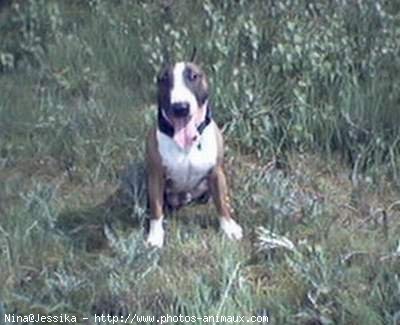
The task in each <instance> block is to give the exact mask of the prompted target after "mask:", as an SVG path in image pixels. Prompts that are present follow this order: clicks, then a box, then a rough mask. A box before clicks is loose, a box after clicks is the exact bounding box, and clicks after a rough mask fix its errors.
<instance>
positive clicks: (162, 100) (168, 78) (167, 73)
mask: <svg viewBox="0 0 400 325" xmlns="http://www.w3.org/2000/svg"><path fill="white" fill-rule="evenodd" d="M173 85H174V78H173V71H172V67H171V66H168V67H165V68H164V69H163V70H162V71H161V73H160V74H159V75H158V77H157V100H158V128H159V129H160V131H161V132H163V133H165V134H166V135H168V136H170V137H172V136H173V135H174V128H173V126H172V125H171V124H170V123H169V122H168V121H167V120H166V119H165V117H164V115H163V114H162V111H163V110H164V112H167V111H168V110H169V107H170V105H171V89H172V87H173Z"/></svg>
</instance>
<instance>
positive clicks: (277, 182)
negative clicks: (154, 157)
mask: <svg viewBox="0 0 400 325" xmlns="http://www.w3.org/2000/svg"><path fill="white" fill-rule="evenodd" d="M15 3H17V2H15ZM18 3H20V5H19V6H16V5H7V4H6V5H4V6H3V7H0V18H2V19H0V20H1V23H0V26H1V27H2V28H1V30H0V37H1V38H2V40H3V41H2V42H1V44H0V89H1V96H0V283H1V286H0V316H2V313H12V314H15V315H28V314H30V313H39V314H41V315H60V314H64V313H67V314H69V315H75V316H76V317H78V318H79V320H78V322H79V323H85V321H83V320H82V317H93V315H94V314H102V313H103V314H108V315H111V316H115V317H116V316H121V317H126V316H127V315H129V314H131V315H132V314H134V313H136V314H138V315H143V316H144V315H156V316H165V315H167V314H169V315H180V314H181V315H187V316H196V317H197V316H198V317H201V316H216V315H224V316H246V317H248V316H254V315H268V316H269V322H270V323H273V324H397V323H399V321H400V316H399V315H400V298H399V286H400V281H399V270H400V260H399V243H400V241H399V240H400V238H399V235H398V234H399V232H400V222H399V206H400V203H399V194H400V193H399V188H398V186H399V172H400V170H399V166H400V164H399V159H400V158H399V157H400V141H399V127H398V125H400V120H399V119H400V114H398V102H399V96H398V94H399V92H398V90H399V85H400V80H399V77H398V76H399V74H398V70H399V66H400V65H399V59H398V55H397V54H398V49H399V46H400V43H399V42H398V38H397V37H395V35H397V34H396V33H398V28H399V27H398V26H399V17H398V15H399V9H400V8H398V6H396V5H392V4H384V3H383V2H382V4H381V8H382V10H384V11H385V14H382V12H381V11H379V10H378V9H377V8H378V7H377V6H376V5H375V3H376V1H375V2H373V1H371V2H369V1H366V2H365V3H364V4H363V5H362V6H357V5H355V4H353V3H352V4H348V5H346V6H347V7H346V6H344V7H343V6H338V5H335V4H332V5H328V4H326V5H325V4H322V3H321V4H318V5H315V6H311V5H309V4H307V3H308V2H305V1H304V2H303V1H300V0H299V1H294V2H293V3H289V2H288V1H283V0H281V1H277V2H276V4H275V5H274V4H273V3H269V4H267V3H265V2H264V1H252V2H251V3H250V2H244V1H238V2H235V4H234V3H233V2H232V3H230V2H218V1H204V2H195V1H179V0H174V1H154V2H146V1H145V2H137V1H127V0H121V1H115V2H109V1H103V0H97V1H88V2H85V3H81V2H80V1H69V2H52V1H47V0H39V1H25V2H18ZM274 3H275V2H274ZM378 3H380V2H378ZM355 22H356V24H355ZM193 46H196V47H197V49H198V53H199V55H198V61H199V63H201V65H202V66H203V67H204V68H205V69H206V71H207V72H208V75H209V77H210V82H211V85H212V90H213V93H212V101H213V104H214V105H213V106H214V107H215V114H214V115H215V119H216V120H217V122H218V124H219V125H220V126H221V127H222V128H223V130H224V134H225V140H226V147H227V148H226V154H225V159H226V170H227V174H228V180H229V184H230V188H231V194H232V199H231V201H232V204H233V207H234V210H235V215H236V219H238V221H239V222H240V224H241V225H242V226H243V227H244V230H245V237H244V239H243V240H242V241H241V242H230V241H228V240H227V239H226V238H224V236H223V235H222V234H221V233H220V232H219V231H218V222H217V215H216V212H215V210H214V208H213V207H212V206H207V207H201V208H198V207H188V208H185V209H184V210H182V211H180V212H179V213H176V214H174V215H172V216H170V217H169V218H168V220H167V225H166V228H167V237H166V245H165V247H164V248H163V249H161V250H159V251H157V250H153V249H148V248H146V247H145V246H144V242H143V238H144V228H145V224H146V218H147V217H148V215H147V210H146V204H145V199H144V198H145V191H144V189H143V187H142V185H143V176H144V175H143V168H142V167H143V151H144V138H145V134H146V132H147V130H148V129H149V128H150V127H151V126H152V125H153V124H154V118H155V112H156V106H155V86H154V81H155V76H156V74H157V71H158V70H159V68H160V67H161V66H162V64H163V63H164V61H165V60H166V56H167V55H166V54H167V53H168V55H169V56H170V57H171V58H172V59H174V60H183V59H187V58H188V57H189V56H190V54H191V52H192V49H193ZM129 166H130V167H129ZM121 184H122V187H121ZM260 227H261V228H260ZM3 319H4V318H3V317H2V318H1V321H0V323H2V321H3ZM86 323H87V324H92V323H93V319H92V320H91V321H86ZM86 323H85V324H86ZM109 323H111V322H109ZM195 323H196V324H205V323H207V322H206V321H203V322H202V321H201V320H197V322H195Z"/></svg>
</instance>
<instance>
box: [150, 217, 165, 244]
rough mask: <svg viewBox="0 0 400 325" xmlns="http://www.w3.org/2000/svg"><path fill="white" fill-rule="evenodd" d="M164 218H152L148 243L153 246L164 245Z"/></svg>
mask: <svg viewBox="0 0 400 325" xmlns="http://www.w3.org/2000/svg"><path fill="white" fill-rule="evenodd" d="M162 219H163V218H160V219H151V220H150V231H149V236H148V237H147V241H146V243H147V244H148V245H150V246H152V247H158V248H161V247H163V245H164V229H163V226H162Z"/></svg>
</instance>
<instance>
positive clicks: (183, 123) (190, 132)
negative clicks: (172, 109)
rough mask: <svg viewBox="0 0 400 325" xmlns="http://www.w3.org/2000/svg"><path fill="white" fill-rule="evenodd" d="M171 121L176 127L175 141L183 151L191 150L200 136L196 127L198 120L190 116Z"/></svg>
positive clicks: (175, 118) (173, 118)
mask: <svg viewBox="0 0 400 325" xmlns="http://www.w3.org/2000/svg"><path fill="white" fill-rule="evenodd" d="M170 120H171V123H172V126H173V127H174V136H173V139H174V141H175V142H176V143H177V144H178V145H179V147H181V148H182V149H188V148H190V147H191V146H192V145H193V143H194V142H195V141H196V140H197V138H198V135H199V132H198V131H197V127H196V121H195V120H196V119H195V118H194V117H193V116H192V115H189V116H185V117H171V118H170Z"/></svg>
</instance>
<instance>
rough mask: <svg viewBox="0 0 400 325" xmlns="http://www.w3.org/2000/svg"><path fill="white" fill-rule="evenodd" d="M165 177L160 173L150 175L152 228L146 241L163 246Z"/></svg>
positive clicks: (149, 243) (156, 245)
mask: <svg viewBox="0 0 400 325" xmlns="http://www.w3.org/2000/svg"><path fill="white" fill-rule="evenodd" d="M164 183H165V182H164V178H163V175H161V174H159V173H152V174H150V175H149V176H148V184H147V186H148V193H149V203H150V213H151V219H150V229H149V235H148V237H147V240H146V243H147V244H148V245H150V246H154V247H159V248H161V247H162V246H163V244H164V229H163V225H162V223H163V218H164V216H163V204H164Z"/></svg>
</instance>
